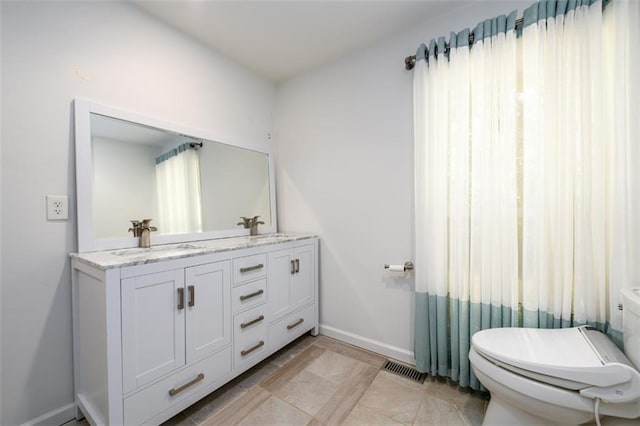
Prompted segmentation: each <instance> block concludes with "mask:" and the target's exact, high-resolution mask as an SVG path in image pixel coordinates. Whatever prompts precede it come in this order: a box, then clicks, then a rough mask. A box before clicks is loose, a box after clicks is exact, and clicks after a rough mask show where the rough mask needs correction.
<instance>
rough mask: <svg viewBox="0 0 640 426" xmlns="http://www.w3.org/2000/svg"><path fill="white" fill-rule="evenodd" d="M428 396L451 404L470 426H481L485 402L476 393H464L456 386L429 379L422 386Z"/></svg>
mask: <svg viewBox="0 0 640 426" xmlns="http://www.w3.org/2000/svg"><path fill="white" fill-rule="evenodd" d="M423 386H424V389H425V391H426V392H427V394H428V395H431V396H434V397H436V398H439V399H441V400H444V401H447V402H450V403H452V404H453V405H455V406H456V408H457V409H458V410H459V411H460V412H461V413H462V414H463V415H464V417H465V418H466V419H467V421H468V422H469V423H470V424H472V425H481V424H482V420H483V419H484V412H485V411H486V400H485V399H483V397H482V396H481V395H480V394H478V393H473V392H471V393H470V392H465V391H463V390H461V389H460V388H459V387H458V386H457V385H456V384H454V383H448V382H447V381H444V380H434V379H430V380H428V381H426V382H425V384H424V385H423Z"/></svg>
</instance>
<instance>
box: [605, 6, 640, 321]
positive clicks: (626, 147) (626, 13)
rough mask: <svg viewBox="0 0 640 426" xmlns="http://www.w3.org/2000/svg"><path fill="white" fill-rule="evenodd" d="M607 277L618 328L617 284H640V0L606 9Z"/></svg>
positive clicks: (620, 314)
mask: <svg viewBox="0 0 640 426" xmlns="http://www.w3.org/2000/svg"><path fill="white" fill-rule="evenodd" d="M603 14H604V16H603V19H604V44H603V55H604V58H603V59H604V60H603V63H604V64H605V67H604V93H605V99H604V102H605V108H604V109H605V111H606V115H605V117H603V119H604V120H605V121H606V123H607V125H606V127H605V135H604V139H605V141H606V144H607V147H608V149H607V168H608V173H607V193H608V205H607V207H608V209H607V211H606V215H607V218H608V227H607V243H608V252H607V265H608V266H609V269H608V271H607V279H608V281H609V286H610V294H611V298H610V300H609V304H608V306H607V307H608V310H609V312H610V322H611V326H612V327H613V328H614V329H615V330H622V313H621V312H620V311H619V310H618V303H620V302H621V300H620V296H619V295H620V289H622V288H624V287H633V286H635V287H637V286H640V164H639V163H640V49H639V43H640V2H638V1H636V0H618V1H613V2H611V3H609V4H608V5H607V7H606V8H605V9H604V13H603Z"/></svg>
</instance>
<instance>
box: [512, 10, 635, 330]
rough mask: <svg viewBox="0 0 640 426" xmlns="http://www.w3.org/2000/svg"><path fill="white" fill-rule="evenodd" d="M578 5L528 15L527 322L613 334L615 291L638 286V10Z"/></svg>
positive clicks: (525, 140)
mask: <svg viewBox="0 0 640 426" xmlns="http://www.w3.org/2000/svg"><path fill="white" fill-rule="evenodd" d="M583 3H584V4H583V5H578V6H576V7H575V8H574V9H571V10H559V8H560V6H564V7H566V6H567V3H566V2H557V4H556V3H555V2H540V3H538V4H535V5H533V6H531V7H530V8H529V9H527V10H526V11H525V15H524V20H525V28H524V30H523V35H522V52H523V55H522V58H523V68H522V69H523V73H522V77H523V88H524V92H523V102H524V105H523V110H524V117H523V130H524V133H523V143H524V190H523V211H524V218H523V256H522V270H523V274H522V291H523V294H522V303H523V308H524V311H523V320H524V325H525V326H532V327H568V326H572V325H576V324H591V325H594V326H597V327H598V328H601V329H606V328H608V325H607V324H608V323H609V322H611V324H610V325H612V326H613V329H614V330H618V331H620V330H621V328H620V323H619V314H618V313H617V308H616V306H617V303H618V300H619V299H618V297H619V296H618V295H619V290H620V288H621V286H623V285H630V283H631V282H632V281H634V280H635V282H636V284H637V283H639V282H640V280H639V278H640V276H639V274H638V271H637V267H636V266H631V264H630V263H632V264H637V263H638V262H637V259H639V258H640V257H638V255H639V254H640V253H639V252H638V248H637V247H638V241H639V239H640V234H639V233H638V232H639V228H638V219H636V218H637V217H638V214H639V213H640V212H639V211H638V204H637V203H638V201H637V200H638V195H639V194H638V185H637V182H638V178H639V175H638V173H637V169H638V166H639V164H638V159H640V157H639V156H638V150H637V145H638V140H637V135H638V134H639V133H638V131H637V130H638V128H637V121H638V118H639V117H640V115H638V114H639V113H640V111H639V110H638V108H637V104H638V101H637V99H638V98H637V97H638V96H639V94H638V91H637V90H638V89H637V87H638V85H637V82H636V81H635V80H636V79H637V78H638V77H637V76H638V75H639V74H638V71H640V70H639V69H638V64H637V57H638V54H637V53H635V52H633V50H637V45H636V47H635V49H634V48H632V46H631V44H630V43H631V42H632V41H633V35H631V32H633V31H635V32H636V34H635V40H636V43H637V42H638V41H640V38H638V37H637V26H638V24H639V22H640V20H639V19H638V17H639V14H638V2H628V1H613V2H611V3H610V4H609V5H608V6H607V7H606V8H605V11H604V15H605V16H604V17H603V8H602V3H601V1H596V2H593V3H592V4H590V5H589V4H588V3H589V2H583ZM578 4H580V3H578ZM630 36H631V37H630ZM632 61H635V64H633V63H632ZM633 69H635V72H633ZM634 91H635V93H634ZM633 104H635V107H634V106H633ZM633 111H635V112H633ZM632 117H635V118H632ZM633 126H635V130H633V129H632V127H633ZM632 135H635V138H636V139H632ZM634 150H635V152H634ZM631 259H635V260H634V261H631V262H630V263H629V260H631ZM634 269H635V271H634ZM625 283H627V284H625Z"/></svg>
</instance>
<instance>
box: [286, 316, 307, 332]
mask: <svg viewBox="0 0 640 426" xmlns="http://www.w3.org/2000/svg"><path fill="white" fill-rule="evenodd" d="M303 322H304V318H300V319H299V320H298V321H296V322H294V323H293V324H289V325H288V326H287V330H291V329H292V328H296V327H297V326H299V325H300V324H302V323H303Z"/></svg>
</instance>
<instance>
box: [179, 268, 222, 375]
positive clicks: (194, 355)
mask: <svg viewBox="0 0 640 426" xmlns="http://www.w3.org/2000/svg"><path fill="white" fill-rule="evenodd" d="M185 279H186V283H185V284H186V288H185V299H186V300H185V304H186V310H187V334H186V339H187V340H186V344H187V346H186V351H187V363H191V362H193V361H195V360H198V359H200V358H202V357H205V356H207V355H209V354H211V353H213V352H215V351H217V350H218V349H220V348H222V347H223V346H225V345H228V344H230V343H231V263H230V261H224V262H217V263H210V264H206V265H201V266H196V267H193V268H187V269H186V271H185Z"/></svg>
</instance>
